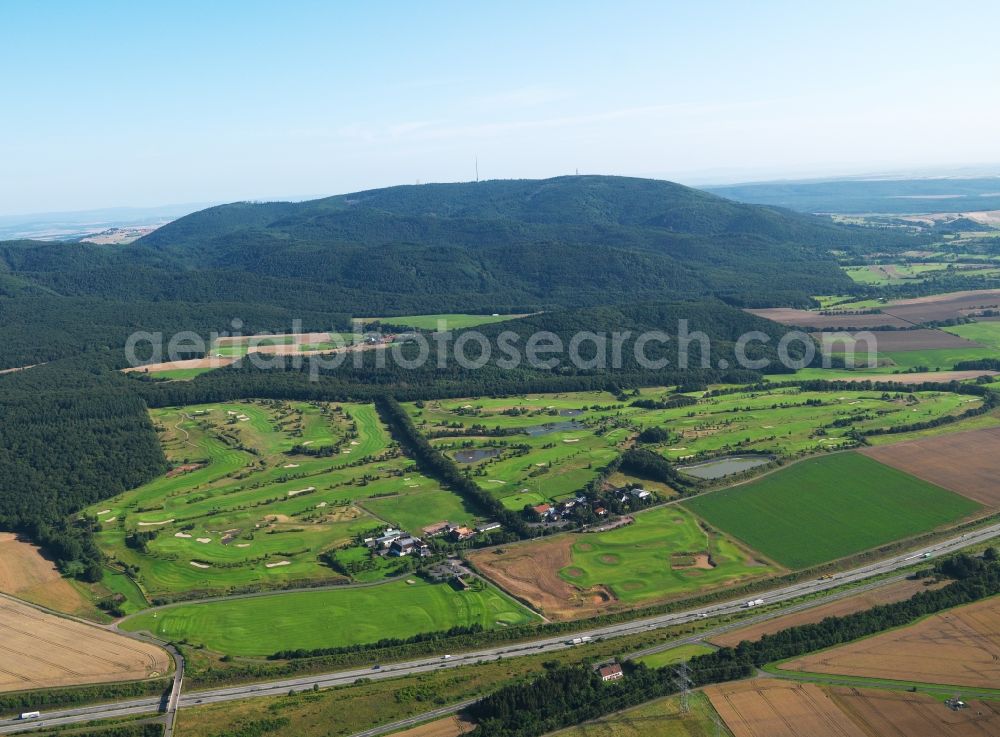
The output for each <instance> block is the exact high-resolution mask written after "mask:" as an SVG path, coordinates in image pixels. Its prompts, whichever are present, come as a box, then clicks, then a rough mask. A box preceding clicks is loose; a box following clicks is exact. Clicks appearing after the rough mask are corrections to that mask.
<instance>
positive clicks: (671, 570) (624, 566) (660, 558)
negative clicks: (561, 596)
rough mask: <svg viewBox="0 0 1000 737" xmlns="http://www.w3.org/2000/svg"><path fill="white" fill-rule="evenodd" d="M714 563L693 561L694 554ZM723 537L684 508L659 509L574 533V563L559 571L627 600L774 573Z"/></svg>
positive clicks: (582, 584)
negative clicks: (600, 529) (627, 522)
mask: <svg viewBox="0 0 1000 737" xmlns="http://www.w3.org/2000/svg"><path fill="white" fill-rule="evenodd" d="M699 554H701V555H707V556H710V561H711V563H710V564H709V565H708V566H706V565H705V564H704V563H702V567H698V566H697V565H695V563H696V560H695V556H697V555H699ZM775 570H776V568H775V567H774V566H772V565H769V564H766V563H763V562H761V561H757V560H755V559H754V555H753V553H752V552H748V551H745V550H743V549H741V548H740V547H739V546H738V545H737V544H736V543H734V542H733V541H732V540H730V539H728V538H727V537H725V536H724V535H720V534H718V533H716V532H707V531H705V530H704V529H703V528H702V527H701V525H699V524H698V520H697V519H696V518H695V517H694V516H693V515H692V514H690V513H689V512H687V511H686V510H684V509H682V508H680V507H677V506H673V507H660V508H657V509H652V510H650V511H648V512H642V513H640V514H637V515H636V516H635V522H634V523H632V524H631V525H628V526H627V527H619V528H618V529H615V530H610V531H608V532H599V533H595V534H588V535H578V536H576V542H574V543H573V547H572V564H571V565H569V566H567V567H566V568H563V569H562V570H561V571H559V575H560V576H561V577H562V578H563V579H565V580H566V581H569V582H570V583H572V584H574V585H575V586H579V587H581V588H584V589H587V588H590V587H592V586H598V585H604V586H607V587H608V588H610V589H611V590H612V592H614V594H615V596H616V597H617V598H618V599H619V600H621V601H624V602H630V603H631V602H638V601H644V600H649V599H662V598H665V597H669V596H673V595H676V594H688V593H694V592H697V591H699V590H702V589H706V588H711V587H714V586H718V585H722V584H728V583H735V582H738V581H742V580H746V579H750V578H757V577H759V576H763V575H767V574H770V573H774V572H775Z"/></svg>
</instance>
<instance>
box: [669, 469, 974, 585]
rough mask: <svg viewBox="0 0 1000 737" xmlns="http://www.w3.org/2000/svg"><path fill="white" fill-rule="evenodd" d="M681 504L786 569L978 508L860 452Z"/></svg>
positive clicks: (887, 539)
mask: <svg viewBox="0 0 1000 737" xmlns="http://www.w3.org/2000/svg"><path fill="white" fill-rule="evenodd" d="M684 506H686V507H687V508H688V509H690V510H692V511H693V512H695V513H696V514H698V515H699V516H701V517H702V518H703V519H705V520H707V521H708V522H709V523H710V524H712V525H715V526H716V527H718V528H719V529H721V530H724V531H725V532H727V533H729V534H731V535H733V536H734V537H736V538H738V539H740V540H742V541H743V542H745V543H746V544H747V545H750V546H751V547H753V548H754V549H756V550H759V551H760V552H762V553H763V554H764V555H766V556H768V557H770V558H771V559H772V560H775V561H777V562H778V563H780V564H782V565H784V566H786V567H788V568H805V567H808V566H811V565H816V564H818V563H823V562H826V561H830V560H835V559H837V558H842V557H844V556H847V555H851V554H853V553H858V552H861V551H863V550H868V549H869V548H874V547H876V546H878V545H882V544H884V543H888V542H891V541H893V540H900V539H903V538H906V537H909V536H912V535H916V534H918V533H921V532H926V531H927V530H931V529H934V528H935V527H938V526H941V525H946V524H948V523H952V522H955V521H957V520H959V519H961V518H963V517H966V516H968V515H970V514H972V513H973V512H976V511H977V510H978V509H980V506H979V505H978V504H976V503H975V502H973V501H971V500H969V499H966V498H964V497H961V496H959V495H957V494H953V493H952V492H950V491H946V490H944V489H942V488H940V487H937V486H934V485H933V484H929V483H927V482H925V481H921V480H920V479H917V478H914V477H913V476H910V475H908V474H905V473H903V472H901V471H897V470H896V469H893V468H890V467H888V466H884V465H882V464H881V463H878V462H877V461H874V460H872V459H870V458H867V457H865V456H862V455H859V454H858V453H838V454H835V455H830V456H826V457H820V458H813V459H808V460H805V461H802V462H800V463H796V464H795V465H793V466H790V467H788V468H786V469H782V470H780V471H777V472H775V473H773V474H770V475H768V476H766V477H764V478H762V479H760V480H758V481H754V482H751V483H748V484H743V485H740V486H734V487H730V488H728V489H724V490H722V491H717V492H713V493H709V494H704V495H702V496H699V497H695V498H693V499H690V500H688V501H686V502H684Z"/></svg>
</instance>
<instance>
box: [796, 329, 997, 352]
mask: <svg viewBox="0 0 1000 737" xmlns="http://www.w3.org/2000/svg"><path fill="white" fill-rule="evenodd" d="M865 332H870V333H871V334H872V336H874V338H875V344H874V345H873V346H872V347H873V348H875V349H877V350H878V351H880V352H888V351H923V350H934V349H937V348H981V347H982V346H980V345H979V343H975V342H973V341H971V340H966V339H965V338H960V337H959V336H957V335H952V334H951V333H946V332H945V331H943V330H870V331H865ZM824 335H825V336H827V337H828V338H829V337H830V336H832V335H836V333H812V336H813V337H814V338H815V339H816V340H818V341H820V344H822V342H823V336H824ZM865 337H867V336H865ZM830 348H831V350H832V351H834V352H838V353H839V352H844V351H847V350H848V349H851V350H854V351H855V352H861V351H867V350H868V343H867V342H866V341H865V340H862V339H861V338H860V337H859V338H858V340H853V339H852V340H849V341H845V340H839V341H836V342H833V343H832V345H831V346H830Z"/></svg>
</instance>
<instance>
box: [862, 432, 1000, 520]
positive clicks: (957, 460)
mask: <svg viewBox="0 0 1000 737" xmlns="http://www.w3.org/2000/svg"><path fill="white" fill-rule="evenodd" d="M861 452H862V453H864V454H865V455H867V456H869V457H870V458H874V459H875V460H876V461H879V462H880V463H884V464H886V465H887V466H892V467H894V468H898V469H899V470H901V471H905V472H906V473H908V474H911V475H913V476H916V477H918V478H922V479H924V480H925V481H930V482H931V483H933V484H937V485H938V486H943V487H944V488H945V489H950V490H951V491H954V492H957V493H959V494H962V495H963V496H967V497H969V498H970V499H975V500H976V501H977V502H980V503H982V504H985V505H987V506H989V507H1000V427H992V428H986V429H985V430H971V431H969V432H959V433H953V434H950V435H939V436H935V437H929V438H921V439H919V440H911V441H909V442H906V443H898V444H896V445H882V446H878V447H875V448H865V449H863V450H862V451H861Z"/></svg>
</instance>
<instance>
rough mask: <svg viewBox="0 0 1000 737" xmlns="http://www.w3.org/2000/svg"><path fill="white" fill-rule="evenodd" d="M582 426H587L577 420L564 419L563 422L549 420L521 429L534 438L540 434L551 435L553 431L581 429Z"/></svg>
mask: <svg viewBox="0 0 1000 737" xmlns="http://www.w3.org/2000/svg"><path fill="white" fill-rule="evenodd" d="M582 427H585V425H584V424H583V423H582V422H578V421H577V420H563V421H562V422H547V423H545V424H544V425H535V426H533V427H525V428H522V430H521V431H522V432H523V433H525V434H527V435H530V436H531V437H533V438H537V437H538V436H539V435H550V434H551V433H554V432H563V431H565V430H579V429H580V428H582Z"/></svg>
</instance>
